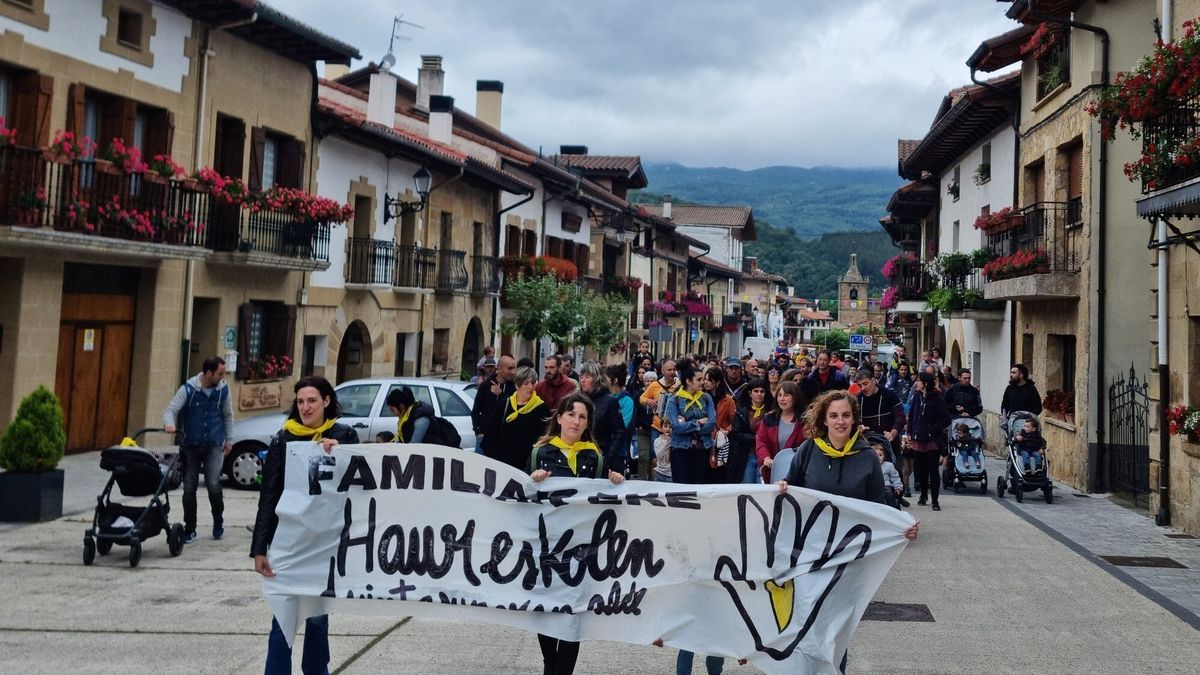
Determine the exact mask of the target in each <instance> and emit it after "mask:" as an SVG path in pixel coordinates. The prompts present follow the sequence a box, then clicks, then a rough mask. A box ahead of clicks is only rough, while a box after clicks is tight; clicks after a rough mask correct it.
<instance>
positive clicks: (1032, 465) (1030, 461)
mask: <svg viewBox="0 0 1200 675" xmlns="http://www.w3.org/2000/svg"><path fill="white" fill-rule="evenodd" d="M1017 454H1018V455H1019V456H1020V457H1021V466H1023V467H1028V468H1029V470H1030V471H1037V470H1038V463H1039V462H1038V460H1039V459H1041V455H1039V454H1038V451H1037V450H1033V451H1029V450H1021V451H1020V452H1019V453H1017Z"/></svg>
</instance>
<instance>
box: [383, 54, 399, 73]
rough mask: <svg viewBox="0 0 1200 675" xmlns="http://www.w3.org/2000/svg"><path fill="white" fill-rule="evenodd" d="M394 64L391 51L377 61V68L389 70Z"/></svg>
mask: <svg viewBox="0 0 1200 675" xmlns="http://www.w3.org/2000/svg"><path fill="white" fill-rule="evenodd" d="M394 65H396V57H395V56H393V55H392V53H391V52H388V53H387V54H384V55H383V58H382V59H380V61H379V69H380V70H382V71H384V72H387V71H389V70H391V69H392V66H394Z"/></svg>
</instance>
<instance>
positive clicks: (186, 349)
mask: <svg viewBox="0 0 1200 675" xmlns="http://www.w3.org/2000/svg"><path fill="white" fill-rule="evenodd" d="M255 21H258V12H254V13H253V14H251V15H250V16H249V18H246V19H242V20H239V21H233V22H230V23H222V24H217V25H215V26H209V27H208V28H207V29H206V30H205V32H204V46H203V48H201V49H200V54H199V56H200V63H199V64H198V65H197V71H198V75H199V78H198V79H199V83H198V84H197V92H196V138H195V141H194V143H193V145H192V164H193V165H194V166H195V168H196V169H197V170H199V169H200V167H201V166H202V165H203V162H201V161H200V157H201V155H202V154H203V151H204V116H205V110H204V108H205V105H204V104H205V101H206V100H207V98H208V60H209V58H211V57H213V56H216V54H215V53H214V52H213V51H212V34H213V31H215V30H225V29H229V28H237V27H238V26H245V25H247V24H251V23H254V22H255ZM195 283H196V261H195V260H190V259H189V260H188V261H187V271H186V272H185V273H184V277H183V325H182V332H183V339H182V340H181V341H180V356H179V382H180V384H182V383H184V382H187V379H188V361H190V360H191V356H192V321H193V319H194V318H195V317H194V312H193V310H192V300H193V298H192V296H193V294H194V293H195Z"/></svg>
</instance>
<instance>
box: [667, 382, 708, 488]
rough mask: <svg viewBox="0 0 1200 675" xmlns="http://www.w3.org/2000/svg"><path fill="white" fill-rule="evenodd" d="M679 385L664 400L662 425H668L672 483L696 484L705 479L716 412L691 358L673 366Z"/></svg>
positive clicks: (703, 481)
mask: <svg viewBox="0 0 1200 675" xmlns="http://www.w3.org/2000/svg"><path fill="white" fill-rule="evenodd" d="M675 367H676V369H677V370H678V372H679V382H680V383H681V385H682V386H680V387H679V390H678V391H676V392H675V393H674V394H672V395H671V397H670V398H669V399H667V411H666V413H665V414H664V416H663V423H664V424H666V423H670V425H671V480H672V481H673V482H675V483H689V484H699V483H705V482H707V480H708V451H709V450H710V449H712V447H713V442H714V441H713V429H715V428H716V426H717V410H716V406H715V405H714V404H713V400H712V397H711V396H709V395H708V394H706V393H704V389H703V383H702V380H703V379H704V371H703V370H701V369H699V368H697V367H696V366H695V365H694V364H693V362H692V360H691V359H680V360H679V362H678V363H676V364H675Z"/></svg>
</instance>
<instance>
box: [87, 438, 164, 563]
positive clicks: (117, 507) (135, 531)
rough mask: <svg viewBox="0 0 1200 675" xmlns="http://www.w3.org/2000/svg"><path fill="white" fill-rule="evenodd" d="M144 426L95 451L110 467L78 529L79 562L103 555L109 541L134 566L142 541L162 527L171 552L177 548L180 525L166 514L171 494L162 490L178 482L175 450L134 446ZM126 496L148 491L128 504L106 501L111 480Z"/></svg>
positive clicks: (89, 560)
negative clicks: (85, 523)
mask: <svg viewBox="0 0 1200 675" xmlns="http://www.w3.org/2000/svg"><path fill="white" fill-rule="evenodd" d="M148 431H162V430H161V429H142V430H141V431H138V432H137V433H135V434H134V435H133V436H132V438H126V439H125V440H123V441H122V442H121V445H117V446H113V447H111V448H106V449H104V450H101V451H100V468H101V469H104V470H105V471H108V472H110V473H111V474H112V475H111V476H109V478H108V483H107V484H106V485H105V486H104V491H103V492H101V493H100V495H99V496H98V497H96V513H95V515H94V516H92V527H91V528H90V529H88V530H87V531H86V532H84V533H83V564H84V565H91V564H92V562H93V561H94V560H95V559H96V553H97V552H99V553H100V555H107V554H108V552H109V551H111V550H112V547H113V544H120V545H121V546H128V547H129V566H130V567H137V564H138V561H139V560H141V558H142V542H143V541H146V540H147V539H149V538H151V537H155V536H158V533H159V532H164V531H165V532H166V533H167V550H168V551H170V553H171V556H172V557H174V556H177V555H179V553H180V552H181V551H183V525H182V524H181V523H175V524H173V525H172V524H171V523H170V522H169V521H168V520H167V516H168V514H169V513H170V512H171V500H170V497H169V496H168V495H167V493H168V492H169V491H171V490H174V489H175V488H178V487H179V482H180V480H179V473H180V472H179V470H178V469H179V466H178V461H179V455H178V454H174V453H172V454H163V455H156V454H154V453H152V452H150V451H149V450H146V449H143V448H139V447H138V446H137V443H136V441H135V439H137V438H138V437H139V436H142V435H143V434H145V433H146V432H148ZM114 484H115V485H117V487H119V488H120V490H121V494H122V495H124V496H126V497H150V503H149V504H147V505H146V506H144V507H142V506H130V505H126V504H119V503H117V502H114V501H112V489H113V485H114Z"/></svg>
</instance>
